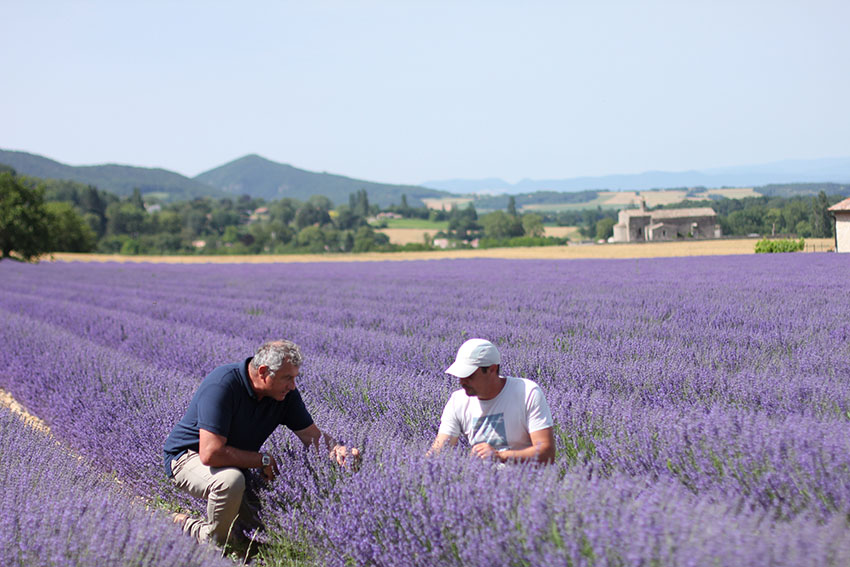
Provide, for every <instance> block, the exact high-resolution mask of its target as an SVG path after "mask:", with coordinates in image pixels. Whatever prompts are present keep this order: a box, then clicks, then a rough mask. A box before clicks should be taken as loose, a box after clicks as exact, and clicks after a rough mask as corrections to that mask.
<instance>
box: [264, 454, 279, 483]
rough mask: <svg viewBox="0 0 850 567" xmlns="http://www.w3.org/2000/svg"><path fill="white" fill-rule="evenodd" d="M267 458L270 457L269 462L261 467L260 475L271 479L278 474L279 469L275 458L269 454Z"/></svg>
mask: <svg viewBox="0 0 850 567" xmlns="http://www.w3.org/2000/svg"><path fill="white" fill-rule="evenodd" d="M269 458H270V459H271V463H269V465H268V466H267V467H263V469H262V475H263V478H264V479H266V480H268V481H272V480H274V479H275V478H277V475H279V474H280V469H278V468H277V461H276V460H275V458H274V457H272V456H271V455H269Z"/></svg>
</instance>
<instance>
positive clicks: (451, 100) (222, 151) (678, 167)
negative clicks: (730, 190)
mask: <svg viewBox="0 0 850 567" xmlns="http://www.w3.org/2000/svg"><path fill="white" fill-rule="evenodd" d="M4 15H5V18H6V21H7V26H5V28H6V29H5V32H4V34H2V36H0V62H2V65H3V69H4V72H5V77H6V82H5V88H3V89H0V108H2V111H3V120H2V122H3V128H2V129H0V148H3V149H10V150H20V151H27V152H31V153H36V154H40V155H44V156H46V157H49V158H51V159H55V160H58V161H61V162H63V163H68V164H71V165H91V164H102V163H121V164H127V165H137V166H144V167H162V168H165V169H169V170H172V171H177V172H179V173H182V174H184V175H188V176H194V175H197V174H198V173H201V172H203V171H206V170H208V169H210V168H213V167H217V166H219V165H222V164H224V163H226V162H229V161H231V160H233V159H236V158H239V157H241V156H244V155H246V154H249V153H256V154H259V155H262V156H264V157H266V158H268V159H271V160H274V161H277V162H281V163H288V164H291V165H293V166H295V167H299V168H303V169H308V170H313V171H328V172H331V173H338V174H342V175H346V176H349V177H355V178H360V179H365V180H370V181H380V182H386V183H409V184H419V183H422V182H424V181H427V180H438V179H451V178H465V179H474V178H502V179H505V180H507V181H516V180H519V179H521V178H532V179H559V178H570V177H579V176H596V175H610V174H624V173H639V172H644V171H649V170H663V171H684V170H690V169H708V168H715V167H726V166H735V165H745V164H757V163H766V162H773V161H780V160H784V159H815V158H827V157H847V156H850V138H849V137H848V136H847V132H848V131H850V112H847V102H846V97H847V93H848V92H850V73H848V72H847V61H848V60H850V35H848V34H847V33H846V25H847V24H846V23H847V22H848V21H850V4H849V3H846V2H842V1H839V0H812V1H810V2H799V1H789V0H779V1H768V0H763V1H760V0H741V1H734V2H733V1H727V0H720V1H715V2H708V1H703V2H676V1H672V0H670V1H659V0H654V1H653V0H649V1H646V2H639V3H638V2H629V1H610V0H603V1H600V2H595V3H592V5H591V3H575V4H571V3H566V2H547V1H532V2H527V3H520V2H506V1H498V0H497V1H489V2H487V1H480V0H471V1H465V2H450V1H444V0H436V1H430V2H426V1H411V2H390V1H386V0H383V1H371V2H369V1H367V2H342V1H335V2H327V1H318V2H292V1H282V2H271V1H259V2H251V3H244V4H241V3H240V4H238V5H237V4H232V3H229V2H200V1H188V2H180V3H173V2H164V1H161V0H155V1H153V2H148V3H143V4H131V3H123V2H107V1H104V0H94V1H65V2H60V1H45V0H33V1H31V2H26V3H23V2H21V3H11V2H9V3H6V5H4Z"/></svg>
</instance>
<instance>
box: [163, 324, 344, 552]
mask: <svg viewBox="0 0 850 567" xmlns="http://www.w3.org/2000/svg"><path fill="white" fill-rule="evenodd" d="M302 360H303V358H302V355H301V351H300V349H299V348H298V345H296V344H295V343H293V342H291V341H286V340H274V341H268V342H266V343H264V344H263V345H262V346H260V348H259V349H257V352H256V354H255V355H254V356H253V358H249V359H247V360H244V361H242V362H236V363H233V364H227V365H225V366H219V367H218V368H216V369H215V370H213V371H212V372H210V374H209V375H208V376H207V377H206V378H204V380H203V381H202V382H201V385H200V386H199V387H198V390H197V392H195V395H194V396H193V397H192V401H191V402H190V403H189V409H187V410H186V415H184V416H183V419H181V420H180V422H179V423H177V425H175V426H174V429H173V430H172V431H171V434H169V436H168V438H167V439H166V440H165V448H164V460H165V473H166V474H167V475H168V476H169V477H170V478H171V479H172V480H173V481H174V483H175V484H176V485H177V486H178V487H179V488H181V489H182V490H185V491H186V492H188V493H190V494H191V495H193V496H195V497H198V498H205V499H206V500H207V517H206V519H202V518H191V517H189V516H187V515H185V514H175V516H174V521H175V522H177V523H180V524H181V525H182V526H183V531H185V532H188V533H190V534H191V535H192V536H194V537H195V538H196V539H197V540H198V541H208V540H211V539H212V540H215V541H216V542H218V543H219V544H224V543H225V541H226V539H227V536H228V533H233V534H236V533H238V529H233V530H232V531H231V528H232V526H234V522H236V521H237V519H238V521H239V524H241V526H239V527H243V528H249V527H255V526H256V525H257V520H256V515H255V511H254V509H253V506H252V505H251V503H249V502H248V500H249V499H248V498H243V496H244V495H245V493H246V483H245V475H244V473H243V470H245V469H254V468H256V469H262V475H263V477H264V478H266V479H267V480H273V479H274V478H275V476H277V474H278V472H279V471H278V466H277V462H276V461H275V458H274V457H273V456H272V455H269V454H268V453H261V452H260V448H261V447H262V445H263V443H265V441H266V439H267V438H268V437H269V435H271V433H272V431H274V430H275V428H276V427H277V426H278V425H285V426H286V427H288V428H289V429H291V430H292V431H293V432H294V433H295V435H296V436H298V438H299V439H301V442H302V443H304V445H305V446H309V445H316V446H318V443H319V439H320V438H321V437H324V441H325V444H326V447H327V448H328V449H329V452H330V456H331V458H332V459H334V460H336V461H337V462H338V463H339V464H346V462H355V463H356V462H357V461H358V460H359V458H360V455H359V452H358V451H357V449H351V450H350V451H349V450H348V449H347V448H346V447H345V446H343V445H340V444H338V443H336V442H335V441H334V440H333V439H332V438H330V436H328V435H327V434H326V433H322V431H320V430H319V428H318V427H317V426H316V424H315V423H313V418H312V417H310V413H309V412H308V411H307V408H306V407H304V402H303V400H302V399H301V394H300V393H299V392H298V390H297V389H296V386H295V377H296V376H298V370H299V367H300V366H301V362H302Z"/></svg>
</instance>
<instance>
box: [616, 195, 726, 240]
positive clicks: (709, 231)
mask: <svg viewBox="0 0 850 567" xmlns="http://www.w3.org/2000/svg"><path fill="white" fill-rule="evenodd" d="M618 220H619V222H618V223H617V224H616V225H614V238H613V241H614V242H645V241H663V240H676V239H679V238H720V225H718V224H717V213H715V212H714V209H712V208H711V207H695V208H693V209H662V210H657V211H647V210H646V201H644V200H643V199H641V200H640V207H639V208H637V209H623V210H622V211H620V213H619V215H618Z"/></svg>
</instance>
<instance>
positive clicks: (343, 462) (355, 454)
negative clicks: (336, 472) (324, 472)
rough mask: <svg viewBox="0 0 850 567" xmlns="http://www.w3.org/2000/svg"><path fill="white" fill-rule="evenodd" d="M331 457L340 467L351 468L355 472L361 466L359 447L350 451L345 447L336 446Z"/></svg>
mask: <svg viewBox="0 0 850 567" xmlns="http://www.w3.org/2000/svg"><path fill="white" fill-rule="evenodd" d="M329 456H330V458H331V460H332V461H335V462H336V464H338V465H340V466H350V467H351V468H353V469H355V470H356V469H357V468H358V467H359V466H360V449H358V448H357V447H352V448H351V449H349V448H348V447H346V446H345V445H334V447H333V449H331V452H330V454H329Z"/></svg>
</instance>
